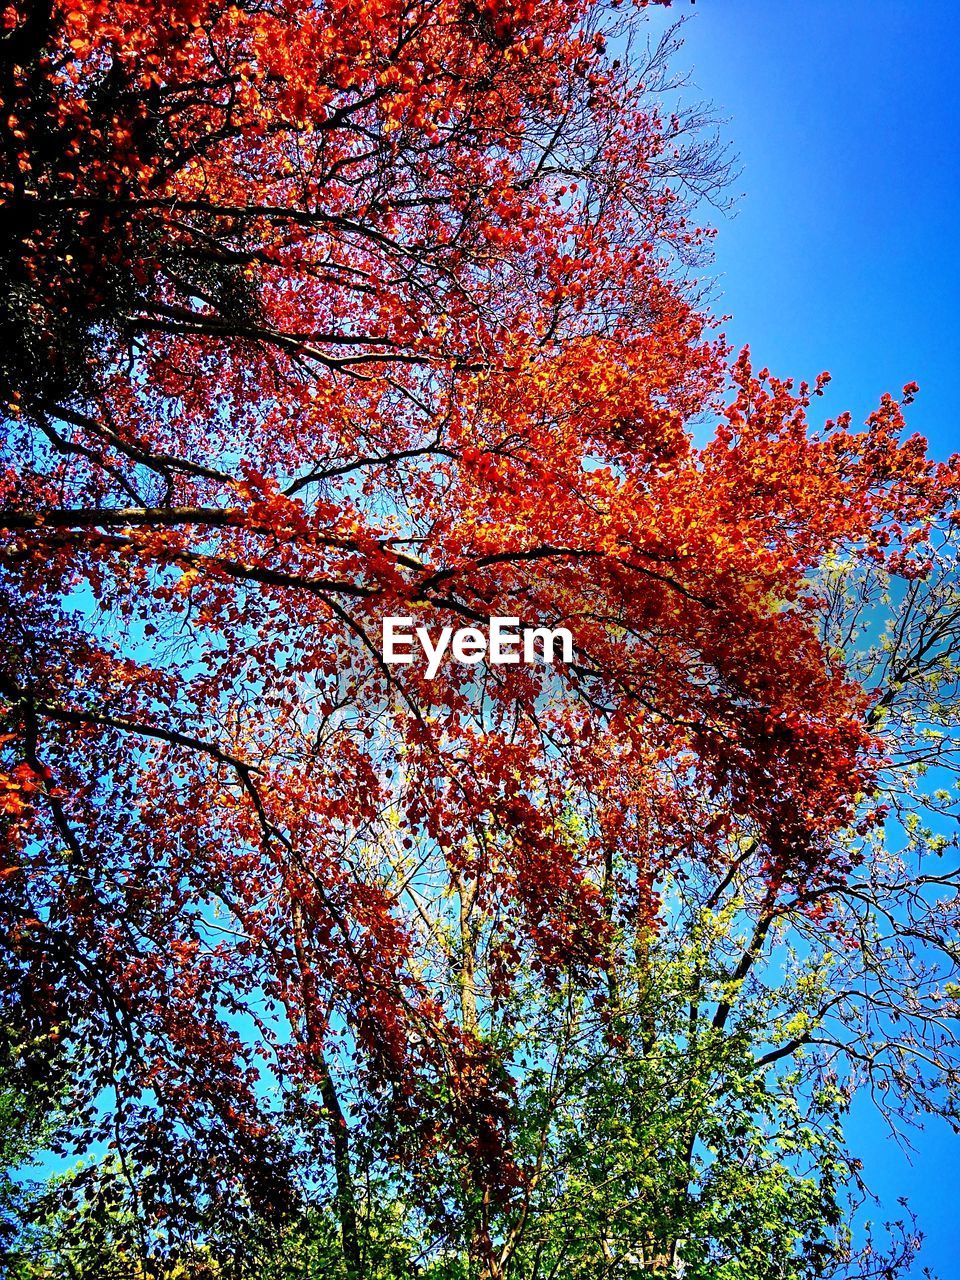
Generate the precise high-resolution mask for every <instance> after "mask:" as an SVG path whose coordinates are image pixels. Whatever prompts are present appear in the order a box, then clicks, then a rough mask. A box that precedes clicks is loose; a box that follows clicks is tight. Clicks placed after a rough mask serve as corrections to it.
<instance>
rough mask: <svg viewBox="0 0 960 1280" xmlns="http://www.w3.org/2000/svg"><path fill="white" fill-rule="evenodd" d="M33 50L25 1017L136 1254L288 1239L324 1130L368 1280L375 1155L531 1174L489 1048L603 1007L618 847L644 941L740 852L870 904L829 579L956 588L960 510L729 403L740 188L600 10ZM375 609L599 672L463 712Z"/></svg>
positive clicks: (84, 17)
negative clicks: (718, 231) (122, 1210)
mask: <svg viewBox="0 0 960 1280" xmlns="http://www.w3.org/2000/svg"><path fill="white" fill-rule="evenodd" d="M613 7H614V8H616V6H613ZM3 14H4V16H3V25H4V34H3V36H2V44H3V48H4V57H5V63H4V70H3V82H2V84H3V99H4V114H3V120H2V129H3V139H4V150H3V160H2V164H3V166H4V173H3V187H2V191H3V195H4V204H3V215H2V216H3V219H4V226H5V228H6V230H7V235H6V236H5V240H4V248H3V250H2V252H3V254H4V266H5V268H6V276H7V278H8V279H9V280H10V281H11V282H12V283H11V285H10V287H9V289H8V290H7V292H6V294H5V296H4V299H3V301H2V303H0V310H2V315H0V328H2V331H3V337H4V339H5V346H6V350H7V354H6V355H4V356H3V358H2V360H3V363H2V369H0V377H2V382H3V394H4V403H5V405H6V406H7V409H6V417H5V422H4V433H5V442H4V463H3V466H4V470H3V472H2V475H0V529H2V537H3V540H2V545H0V634H2V641H3V644H2V659H0V697H2V700H3V712H4V720H5V731H4V735H3V740H2V752H3V757H2V758H3V762H4V763H3V775H2V786H3V790H2V808H3V813H4V826H3V832H4V841H5V849H4V857H5V866H4V869H3V879H2V882H0V893H2V895H3V899H2V900H3V908H4V911H3V917H2V920H3V923H2V932H0V938H2V942H3V955H4V962H3V963H4V970H3V972H4V989H5V993H6V999H7V1001H8V1002H9V1006H10V1011H11V1015H12V1016H15V1017H16V1018H17V1019H19V1020H20V1021H21V1022H22V1023H23V1024H24V1025H25V1026H27V1027H29V1028H33V1029H34V1030H35V1031H37V1032H38V1033H39V1032H43V1033H44V1034H48V1035H53V1036H54V1037H55V1038H56V1037H60V1038H66V1039H67V1040H68V1041H69V1042H71V1043H74V1044H76V1045H77V1047H76V1049H75V1053H76V1054H77V1055H78V1062H79V1063H80V1067H79V1068H78V1070H80V1072H81V1075H82V1078H83V1079H84V1081H85V1084H86V1090H87V1096H88V1097H89V1099H90V1100H91V1101H90V1104H89V1107H88V1108H87V1109H86V1111H84V1112H82V1113H81V1119H80V1124H81V1126H82V1127H83V1128H84V1131H85V1136H86V1137H87V1138H89V1137H91V1136H92V1137H94V1138H98V1137H99V1138H107V1137H110V1138H112V1139H114V1140H115V1141H116V1142H118V1143H119V1144H120V1146H121V1148H122V1150H123V1152H124V1153H125V1158H128V1159H129V1160H130V1161H131V1162H132V1164H133V1166H134V1167H136V1166H142V1167H143V1169H144V1170H145V1171H146V1172H144V1176H143V1178H142V1180H141V1196H142V1199H143V1203H142V1205H141V1208H142V1212H143V1214H144V1215H145V1220H147V1221H148V1222H154V1223H155V1222H156V1221H158V1215H160V1213H161V1212H163V1213H165V1214H169V1213H170V1212H171V1210H170V1207H169V1206H170V1203H171V1202H172V1203H174V1204H176V1205H177V1206H178V1209H177V1212H180V1213H182V1214H184V1215H188V1212H189V1209H190V1206H191V1205H192V1206H194V1207H195V1206H196V1205H197V1204H199V1203H206V1200H205V1197H214V1198H219V1199H220V1200H221V1201H225V1200H227V1199H229V1197H225V1195H224V1189H225V1188H227V1189H229V1188H233V1189H234V1190H236V1189H237V1188H239V1189H240V1190H241V1191H242V1195H243V1196H244V1197H245V1198H246V1200H247V1202H249V1203H251V1204H252V1205H253V1207H254V1208H255V1209H258V1210H279V1209H282V1207H283V1205H284V1203H285V1202H286V1201H287V1200H288V1198H289V1196H290V1195H291V1194H292V1191H291V1187H292V1183H293V1181H295V1179H294V1175H293V1170H294V1168H295V1166H296V1162H297V1160H298V1159H299V1158H300V1156H299V1155H298V1151H299V1150H300V1148H299V1147H298V1146H297V1143H298V1142H300V1141H303V1140H304V1138H303V1135H304V1134H309V1133H310V1132H312V1130H311V1125H312V1124H314V1121H315V1120H319V1121H320V1122H321V1125H322V1131H323V1133H324V1134H325V1135H326V1136H325V1137H324V1139H323V1142H324V1143H325V1149H326V1151H327V1153H328V1155H329V1161H330V1168H331V1169H332V1171H333V1176H334V1181H335V1204H336V1209H337V1213H338V1217H339V1224H340V1230H341V1232H342V1240H343V1249H344V1256H345V1259H346V1262H347V1265H348V1268H349V1269H351V1270H352V1271H353V1272H358V1271H359V1269H360V1256H359V1246H358V1244H357V1227H356V1207H355V1202H354V1199H355V1193H354V1189H353V1181H352V1159H353V1156H352V1152H351V1142H352V1140H353V1137H354V1133H355V1132H356V1131H357V1130H358V1128H359V1127H362V1126H363V1125H367V1126H370V1125H373V1124H376V1125H379V1126H381V1128H380V1129H379V1130H378V1131H379V1132H381V1133H382V1135H383V1142H384V1143H385V1144H386V1146H388V1147H389V1146H390V1144H391V1143H394V1144H395V1145H396V1150H397V1153H398V1154H399V1155H400V1156H401V1157H402V1158H406V1159H414V1160H416V1161H419V1162H420V1163H421V1165H424V1164H426V1163H429V1161H430V1160H431V1159H433V1158H434V1157H435V1156H439V1155H442V1154H443V1153H447V1154H449V1153H450V1152H455V1153H459V1157H462V1158H463V1160H464V1161H465V1164H466V1167H467V1168H468V1169H469V1170H470V1177H471V1178H472V1179H473V1181H474V1184H475V1186H476V1188H477V1194H478V1196H479V1198H480V1201H481V1203H482V1204H488V1203H490V1202H491V1201H492V1200H493V1199H494V1198H495V1197H496V1196H497V1195H509V1192H510V1186H511V1182H512V1181H513V1180H515V1179H519V1178H522V1177H523V1169H522V1167H521V1165H520V1164H519V1163H518V1162H517V1161H516V1160H515V1159H514V1157H513V1155H512V1154H511V1144H510V1110H509V1078H508V1076H507V1074H506V1073H505V1071H504V1068H503V1065H502V1064H501V1062H500V1061H499V1060H498V1056H497V1053H496V1051H495V1047H494V1044H493V1039H492V1037H491V1028H492V1027H493V1026H494V1025H495V1024H496V1021H497V1018H498V1011H499V1010H500V1009H501V1007H502V1002H503V1000H504V999H505V996H506V994H507V993H509V992H510V990H511V988H512V984H513V983H514V981H515V978H516V975H517V974H518V973H519V972H528V973H529V972H530V971H531V970H532V972H533V973H534V974H536V975H537V979H538V981H542V982H546V983H549V982H550V981H552V979H553V976H555V975H556V974H557V973H558V972H560V971H564V970H565V971H567V972H570V971H573V972H576V973H577V974H579V975H580V976H581V977H582V981H583V982H584V983H585V984H587V985H589V984H591V983H592V982H595V981H599V980H601V979H602V978H603V975H604V973H605V971H606V970H607V968H608V967H609V965H610V964H611V963H612V962H613V960H612V953H611V948H612V945H613V944H612V937H613V934H612V931H611V929H610V925H609V912H608V904H609V901H610V894H611V884H610V876H611V874H612V872H611V870H610V868H611V866H612V851H613V850H616V851H617V860H618V866H622V865H623V864H624V863H625V864H626V865H627V866H628V867H629V871H628V872H627V873H624V872H622V871H618V872H617V874H618V875H619V876H620V878H621V883H619V884H618V886H617V894H618V901H621V902H622V901H624V900H627V901H629V902H630V903H631V904H632V907H631V909H632V910H633V911H634V912H635V913H636V915H637V918H638V919H644V920H647V919H648V920H654V919H655V918H656V914H657V897H656V883H657V878H658V874H659V871H660V870H662V869H663V868H664V867H666V866H671V865H676V864H677V862H678V861H679V860H682V859H683V858H685V857H689V856H691V853H692V851H693V850H694V848H696V850H697V854H696V856H697V857H700V858H707V859H714V860H715V861H716V864H717V866H718V867H722V865H723V859H724V857H725V856H726V855H725V853H724V850H725V849H726V848H727V847H728V846H727V843H726V842H725V833H726V832H728V831H729V830H730V829H732V827H733V826H734V825H736V827H737V828H738V829H745V830H747V831H749V832H750V833H751V835H752V838H753V839H754V840H755V841H756V842H757V843H758V847H760V848H762V849H763V850H764V851H765V864H764V865H765V874H766V875H767V876H769V878H770V880H771V883H775V884H804V883H809V882H811V881H813V880H815V879H816V877H818V876H823V875H825V874H827V873H829V874H830V875H831V876H837V875H840V876H842V875H843V874H844V872H845V870H846V868H845V867H844V866H843V865H842V860H840V858H839V855H838V854H837V853H836V851H835V850H836V848H837V846H836V845H835V844H834V842H833V840H832V837H833V836H834V835H835V834H836V832H837V831H839V830H841V829H842V828H844V827H845V826H848V825H849V824H851V823H854V822H869V821H871V820H872V818H871V814H870V812H869V796H870V792H871V786H872V779H873V776H874V772H875V769H876V768H877V766H878V763H879V744H878V743H877V741H876V740H875V739H874V738H873V737H872V736H871V733H870V732H869V730H868V724H869V720H868V717H867V711H868V708H869V695H868V693H867V692H866V691H865V690H864V689H863V688H861V687H859V686H858V685H857V684H856V682H855V681H853V680H851V679H850V678H848V676H847V675H846V674H845V672H844V670H843V668H842V666H841V665H840V663H839V661H838V659H837V658H836V656H835V655H832V654H831V653H830V652H827V651H826V650H825V648H824V646H823V644H822V643H821V642H820V641H819V639H818V632H817V628H816V625H815V618H816V614H817V610H818V608H819V601H818V600H817V598H816V589H815V588H814V587H812V586H811V584H810V574H811V571H812V570H813V569H814V568H815V567H816V566H817V565H818V564H820V563H821V562H822V561H823V560H824V558H825V557H828V556H830V555H832V554H836V553H838V552H840V551H841V550H842V551H844V552H845V553H846V554H848V555H851V556H854V557H868V558H877V559H882V558H886V559H888V560H889V561H890V562H891V564H892V566H893V567H894V568H898V569H902V571H903V572H906V573H911V572H919V571H921V570H922V556H921V555H920V554H919V553H916V552H915V551H914V548H915V546H916V544H917V543H919V542H921V541H922V537H923V530H924V526H925V523H926V522H928V521H929V520H931V519H932V518H934V517H935V516H937V515H938V514H939V513H941V512H942V511H943V510H944V508H945V507H946V506H947V505H948V504H949V502H950V500H951V496H952V493H953V484H954V476H953V473H952V472H951V471H949V470H948V469H947V468H945V467H937V466H934V465H933V464H931V463H930V462H929V461H928V460H927V458H926V456H925V450H924V446H923V443H922V442H921V441H919V440H917V439H916V438H911V439H908V440H906V441H905V442H903V440H902V429H903V421H902V416H901V406H900V404H899V403H898V402H895V401H894V400H892V399H886V400H884V402H883V403H882V405H881V407H880V409H879V410H878V411H877V413H876V414H874V415H873V417H872V418H871V419H870V421H869V422H868V423H867V424H866V427H865V429H863V430H860V431H854V430H852V429H851V427H850V424H849V423H847V422H840V423H831V424H828V425H827V427H826V428H825V429H824V430H823V431H820V432H811V431H810V429H809V428H808V423H807V418H806V411H807V409H808V406H809V401H810V392H809V390H808V389H807V388H806V387H801V388H799V389H796V388H794V387H793V386H792V385H791V384H789V383H782V382H779V381H777V380H775V379H773V378H771V377H769V376H768V375H767V374H766V372H762V373H760V374H756V373H755V372H754V371H753V370H752V368H751V366H750V363H749V359H748V357H747V356H746V355H744V356H742V357H741V358H740V359H739V360H737V361H736V362H735V363H733V364H732V365H731V364H730V363H729V361H728V353H727V352H726V350H725V348H724V346H723V343H722V342H721V341H720V340H718V339H717V338H716V337H715V334H714V331H713V329H712V328H711V324H710V321H709V319H708V318H707V317H706V316H705V315H704V314H702V313H701V311H700V310H698V307H697V305H696V303H695V301H694V290H693V289H692V288H691V287H690V286H689V285H687V284H685V283H684V280H685V278H686V275H687V274H688V273H685V272H684V271H683V270H681V269H680V268H681V267H682V266H683V264H685V263H690V262H693V261H695V260H696V257H697V254H698V251H699V250H700V248H701V247H702V244H703V239H704V237H703V234H702V233H701V232H699V231H698V230H697V229H696V228H695V227H693V226H692V225H691V224H690V223H689V221H688V220H687V217H686V216H685V213H684V209H685V198H684V197H685V191H684V177H686V179H687V181H688V182H689V184H690V185H691V186H694V187H696V186H699V187H702V186H703V185H704V183H709V182H712V181H714V180H716V179H718V178H719V177H720V176H721V175H722V160H721V159H720V158H719V157H718V156H717V154H716V152H715V151H713V150H712V149H711V148H710V146H709V145H706V144H703V143H702V142H699V141H696V140H694V142H693V143H692V144H688V142H687V141H686V138H687V127H688V124H689V122H688V121H685V120H683V119H680V118H677V117H672V118H669V119H664V118H662V117H661V115H660V113H659V111H658V106H657V101H658V100H657V95H656V89H657V87H658V84H659V83H662V79H658V77H662V75H663V74H664V72H663V66H662V53H663V49H662V48H661V50H660V51H659V53H658V52H656V51H655V52H654V54H653V55H652V56H651V57H650V58H649V59H647V60H646V61H644V62H643V65H639V64H638V63H637V61H636V60H631V59H630V58H626V57H624V58H623V59H622V60H621V59H618V58H616V57H615V56H613V55H612V54H610V53H608V52H607V46H608V43H610V47H611V48H618V47H620V42H621V40H622V37H623V31H622V30H620V29H619V28H618V27H617V24H616V19H615V16H614V15H613V14H612V13H611V12H610V11H607V10H605V9H604V8H603V6H600V5H597V4H593V3H587V2H586V0H584V2H580V0H576V2H574V0H548V2H547V3H540V4H536V5H534V4H533V3H528V2H527V0H503V2H502V3H501V2H500V0H490V2H489V3H484V4H475V3H473V2H472V0H471V2H470V3H462V2H461V0H435V2H434V3H430V4H411V3H407V2H406V0H402V2H396V0H376V2H370V0H363V2H361V0H335V2H334V0H330V3H316V4H312V5H310V6H308V7H306V8H305V7H304V6H301V5H295V4H292V3H287V0H281V2H280V3H277V4H273V5H270V6H261V5H259V4H256V3H248V2H247V0H243V2H242V3H237V4H234V5H222V4H214V3H210V2H209V0H163V2H161V0H150V2H149V3H138V4H136V5H134V4H127V3H116V2H111V3H109V4H107V3H99V2H98V0H91V2H90V3H80V4H78V7H77V8H76V9H63V8H59V7H56V6H53V5H51V4H44V3H38V4H26V3H21V4H16V3H15V4H11V5H8V6H7V7H6V9H5V10H4V11H3ZM641 61H642V60H641ZM677 175H679V176H677ZM818 389H819V388H818ZM707 415H709V416H712V417H713V418H714V419H715V420H716V422H717V423H718V426H717V428H716V431H715V432H714V434H713V437H712V439H711V440H710V442H709V443H708V444H707V445H706V446H704V447H695V445H694V440H693V434H692V428H693V424H695V423H697V422H698V421H700V420H701V419H702V418H703V417H705V416H707ZM390 615H403V616H414V617H416V618H417V619H418V621H422V622H423V623H424V624H426V625H428V626H429V627H431V628H433V629H437V628H439V627H441V626H443V625H450V626H453V627H458V626H465V625H471V624H476V623H478V622H479V623H482V622H484V621H485V620H487V619H488V618H490V617H491V616H504V617H515V618H519V619H520V620H521V621H522V622H524V623H526V624H529V625H536V626H542V625H546V626H551V627H556V626H565V627H567V628H569V630H570V631H571V633H572V635H573V637H574V644H575V656H574V659H573V661H571V662H569V663H565V664H560V665H558V666H555V667H553V668H549V667H545V666H540V665H496V664H491V663H486V662H484V663H482V664H479V665H475V666H472V667H470V668H466V667H458V666H455V665H452V664H447V665H445V666H444V667H443V668H442V669H441V671H440V673H439V674H438V676H437V677H435V678H434V679H432V680H431V679H427V677H426V674H425V670H424V668H423V666H422V664H419V665H418V664H416V663H415V664H411V665H406V666H402V667H388V666H386V665H385V664H384V663H383V661H382V659H381V654H380V626H381V622H382V619H383V618H384V617H386V616H390ZM873 818H875V815H873ZM81 1042H82V1045H83V1048H82V1049H81V1048H80V1047H79V1046H80V1044H81ZM269 1082H273V1084H274V1085H275V1086H276V1089H277V1090H278V1092H273V1093H271V1092H270V1091H269V1090H268V1088H267V1087H266V1086H267V1084H268V1083H269ZM105 1088H106V1089H109V1090H110V1091H111V1092H112V1096H113V1097H114V1103H113V1104H111V1105H110V1106H108V1107H106V1109H104V1107H103V1104H102V1098H103V1093H102V1090H103V1089H105ZM97 1099H99V1101H97ZM278 1099H279V1100H278ZM351 1107H352V1110H353V1115H354V1117H355V1119H353V1120H351V1119H350V1115H349V1109H350V1108H351ZM297 1126H299V1129H298V1128H297ZM294 1133H299V1134H300V1138H295V1137H294V1136H291V1135H293V1134H294ZM201 1155H202V1158H200V1157H201ZM479 1221H480V1225H479V1227H478V1234H477V1249H478V1251H479V1252H480V1253H481V1254H482V1252H483V1230H484V1228H483V1214H482V1212H481V1215H480V1220H479Z"/></svg>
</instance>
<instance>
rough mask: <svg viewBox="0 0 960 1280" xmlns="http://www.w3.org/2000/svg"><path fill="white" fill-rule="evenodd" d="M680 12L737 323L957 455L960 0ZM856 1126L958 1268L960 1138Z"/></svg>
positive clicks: (784, 359)
mask: <svg viewBox="0 0 960 1280" xmlns="http://www.w3.org/2000/svg"><path fill="white" fill-rule="evenodd" d="M680 15H684V16H686V15H691V16H690V20H689V22H688V23H687V24H686V26H685V28H684V38H685V46H684V50H683V52H682V54H681V56H680V59H679V62H680V64H681V65H682V66H686V67H689V68H690V70H691V76H692V80H693V83H694V86H695V89H696V91H697V93H698V94H699V95H702V96H703V97H704V98H707V99H709V100H710V101H712V102H713V103H714V104H715V107H716V112H717V115H718V116H719V117H720V118H721V119H722V120H723V121H724V122H725V123H724V125H723V132H724V134H725V136H726V137H728V138H729V139H730V141H731V143H732V144H733V146H734V149H735V150H736V152H737V153H738V156H739V165H740V170H741V172H740V176H739V178H738V179H737V181H736V182H735V184H734V187H733V192H734V193H738V195H739V198H738V199H737V201H736V205H735V208H734V211H733V214H732V216H730V217H726V218H722V219H721V220H720V221H719V224H718V225H719V236H718V239H717V244H716V271H717V273H718V277H719V279H718V293H719V297H718V301H717V305H718V309H719V310H720V311H721V312H724V313H730V314H731V315H732V319H731V321H730V322H729V323H728V325H727V333H728V335H729V337H730V338H731V340H732V341H733V342H734V343H735V344H736V345H737V346H739V345H741V344H742V343H745V342H749V343H750V345H751V347H752V349H753V352H754V355H755V358H756V362H757V363H758V364H761V365H762V364H765V365H768V366H769V367H770V368H771V369H772V370H773V371H774V372H775V373H777V374H779V375H784V376H785V375H793V376H795V377H798V378H807V379H812V378H813V377H814V376H815V375H816V374H817V373H818V372H820V370H822V369H828V370H829V371H830V372H831V373H832V375H833V383H832V386H831V390H830V393H829V396H828V398H827V400H826V401H825V402H816V401H815V402H814V404H815V405H817V404H821V405H823V404H824V403H825V406H826V413H827V414H829V415H833V414H834V413H836V412H837V411H838V410H840V409H843V408H849V409H850V410H851V411H852V412H853V413H854V416H855V418H862V417H863V416H865V415H866V413H868V412H869V411H870V409H871V408H872V407H873V406H874V405H875V404H876V402H877V400H878V398H879V396H880V394H881V393H882V392H883V391H891V392H894V393H896V392H898V391H899V390H900V388H901V387H902V386H903V384H904V383H906V382H909V381H912V380H916V381H917V382H918V383H919V384H920V388H921V394H920V396H919V397H918V399H917V401H916V403H915V405H914V406H913V408H912V409H911V410H910V417H909V422H910V425H911V426H912V427H914V428H915V429H916V430H918V431H921V432H922V433H923V434H924V435H925V436H927V438H928V440H929V441H930V447H931V451H932V452H933V454H934V455H935V456H937V457H941V458H946V457H948V456H949V455H950V454H952V453H954V452H956V451H958V450H960V421H958V407H957V403H956V400H957V383H958V378H960V124H958V122H960V36H958V34H957V11H956V6H955V5H951V4H948V3H945V2H944V0H924V3H923V4H916V3H915V2H911V0H844V3H841V4H838V3H836V0H833V2H829V3H828V2H827V0H790V2H789V3H785V2H782V0H699V3H697V4H695V5H693V6H691V5H689V4H686V3H677V4H674V6H673V9H672V10H671V11H670V16H671V17H676V16H680ZM663 21H664V19H663V18H661V17H659V16H658V17H657V18H656V19H655V22H656V24H657V25H658V26H661V25H663ZM741 193H742V194H741ZM849 1132H850V1136H851V1138H852V1140H853V1143H854V1145H855V1146H856V1147H857V1149H858V1153H859V1154H860V1155H861V1156H862V1158H863V1160H864V1164H865V1173H866V1174H867V1176H868V1180H869V1182H870V1184H871V1185H872V1186H873V1187H874V1189H875V1190H876V1191H877V1192H878V1193H879V1194H880V1195H881V1197H882V1199H883V1201H884V1206H885V1208H886V1209H887V1210H888V1214H889V1213H893V1214H896V1212H897V1211H898V1209H897V1204H896V1201H897V1197H899V1196H901V1195H906V1196H907V1197H908V1198H909V1200H910V1202H911V1205H912V1207H913V1208H914V1209H915V1211H916V1212H917V1213H918V1216H919V1218H920V1224H921V1226H922V1228H923V1229H924V1231H925V1233H926V1236H927V1240H926V1245H925V1248H924V1251H923V1255H922V1259H921V1261H922V1262H923V1263H925V1264H926V1265H927V1266H929V1267H931V1269H933V1270H934V1271H935V1272H936V1273H937V1274H938V1275H939V1276H940V1277H942V1280H954V1278H955V1277H960V1215H958V1214H957V1212H956V1209H955V1203H954V1201H955V1193H954V1188H955V1184H956V1182H957V1181H958V1179H960V1137H957V1136H955V1135H954V1134H953V1133H951V1132H950V1130H949V1129H948V1128H947V1126H946V1125H944V1124H942V1123H928V1125H927V1128H926V1129H925V1130H924V1132H922V1133H920V1134H918V1135H915V1137H914V1139H913V1140H914V1144H915V1147H916V1150H915V1152H914V1154H913V1156H912V1157H911V1158H910V1159H908V1158H907V1157H906V1156H905V1155H904V1154H903V1153H902V1152H901V1151H900V1150H899V1149H898V1148H897V1146H896V1145H895V1144H894V1143H893V1142H892V1141H890V1140H889V1139H888V1138H887V1137H886V1134H885V1130H884V1127H883V1125H882V1124H881V1123H880V1122H879V1120H878V1119H877V1118H876V1117H875V1116H874V1114H873V1113H872V1112H871V1109H870V1108H869V1106H867V1105H863V1106H858V1107H856V1109H855V1112H854V1116H853V1119H852V1123H851V1126H850V1130H849ZM877 1217H880V1215H877ZM915 1274H917V1275H918V1276H919V1275H920V1274H921V1272H920V1268H919V1266H918V1268H917V1271H916V1273H915Z"/></svg>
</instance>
